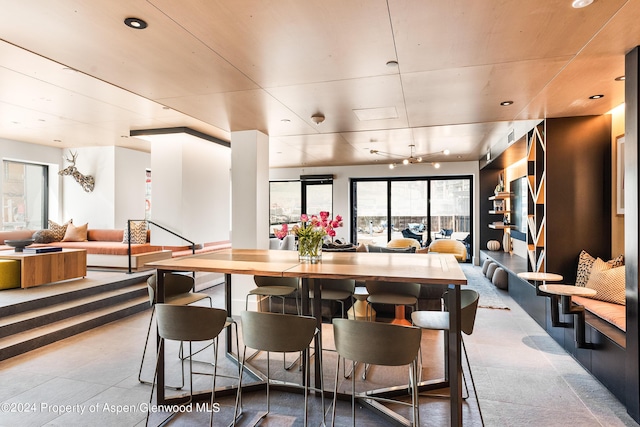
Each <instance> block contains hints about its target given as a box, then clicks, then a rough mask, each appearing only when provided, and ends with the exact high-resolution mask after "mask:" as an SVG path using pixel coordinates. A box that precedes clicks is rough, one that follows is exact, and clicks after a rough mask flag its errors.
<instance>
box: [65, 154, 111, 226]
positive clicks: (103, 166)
mask: <svg viewBox="0 0 640 427" xmlns="http://www.w3.org/2000/svg"><path fill="white" fill-rule="evenodd" d="M114 148H115V147H113V146H111V147H83V148H72V149H71V151H73V152H74V153H77V158H76V165H75V166H76V168H77V169H78V171H79V172H80V173H82V174H83V175H93V177H94V179H95V187H94V190H93V191H92V192H91V193H87V192H86V191H84V190H83V189H82V186H81V185H80V184H79V183H77V182H76V180H75V179H74V178H73V177H72V176H63V177H61V178H62V218H61V219H60V220H61V221H63V222H65V221H67V220H69V219H73V223H74V224H76V225H82V224H85V223H88V224H89V228H114V223H115V220H114V212H115V203H116V200H115V188H114V185H115V178H114V177H115V166H114V164H115V157H114V156H115V155H114ZM63 154H64V156H65V157H71V156H70V154H69V149H66V150H64V151H63ZM67 166H69V163H68V162H66V161H65V162H64V164H63V166H62V167H63V168H65V167H67Z"/></svg>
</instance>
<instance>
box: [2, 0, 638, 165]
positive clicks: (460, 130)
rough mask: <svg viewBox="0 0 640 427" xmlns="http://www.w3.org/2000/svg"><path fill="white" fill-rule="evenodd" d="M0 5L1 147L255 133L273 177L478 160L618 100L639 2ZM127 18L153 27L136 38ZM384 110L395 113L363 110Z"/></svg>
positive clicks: (137, 0) (251, 0) (64, 0)
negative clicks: (317, 118)
mask: <svg viewBox="0 0 640 427" xmlns="http://www.w3.org/2000/svg"><path fill="white" fill-rule="evenodd" d="M0 10H2V13H1V14H0V40H1V41H0V138H6V139H13V140H18V141H25V142H31V143H36V144H44V145H52V146H59V147H78V146H95V145H118V146H124V147H129V148H134V149H139V150H145V151H147V150H149V149H150V147H149V143H148V142H146V141H143V140H141V139H138V138H132V137H129V136H128V135H129V131H130V130H139V129H149V128H165V127H174V126H187V127H191V128H193V129H195V130H198V131H201V132H204V133H207V134H209V135H212V136H215V137H218V138H221V139H224V140H227V141H228V140H229V139H230V132H233V131H241V130H251V129H258V130H260V131H262V132H264V133H266V134H268V135H269V136H270V165H271V166H272V167H288V166H303V165H304V166H322V165H351V164H373V163H375V162H379V161H384V159H382V158H381V157H380V156H376V155H373V154H371V153H370V150H371V149H376V150H379V151H384V152H392V153H398V154H406V155H408V154H409V147H408V146H409V145H410V144H415V146H416V147H415V153H416V154H424V153H432V152H439V151H441V150H444V149H449V150H451V153H452V155H451V156H450V157H448V158H447V159H448V160H452V161H458V160H478V159H480V158H482V157H483V156H484V154H485V153H486V151H487V150H488V148H489V147H490V146H491V145H493V144H495V143H497V142H498V141H500V140H501V139H506V135H507V134H508V133H509V131H510V130H512V129H514V128H519V127H521V126H518V125H517V124H516V123H517V122H520V121H526V120H532V119H539V118H544V117H565V116H576V115H591V114H604V113H606V112H608V111H610V110H611V109H612V108H614V107H616V106H618V105H620V104H621V103H623V102H624V83H622V82H618V81H615V80H614V78H615V77H618V76H621V75H623V74H624V55H625V53H627V52H628V51H629V50H630V49H632V48H633V47H635V46H636V45H638V44H640V25H638V24H637V23H638V22H640V0H628V1H624V0H595V2H594V3H593V4H592V5H591V6H589V7H587V8H584V9H573V8H572V7H571V0H536V1H526V2H525V1H522V0H500V1H497V0H493V1H489V0H485V1H461V0H447V1H433V0H431V1H407V0H386V1H384V0H349V1H344V0H325V1H322V2H310V1H299V0H297V1H296V0H289V1H285V0H279V1H264V0H262V1H258V0H244V1H240V0H238V1H212V0H189V1H183V2H177V1H175V0H148V1H145V0H101V1H98V0H96V1H90V2H88V1H86V0H85V1H83V0H57V1H42V0H20V1H15V0H0ZM131 16H133V17H138V18H142V19H144V20H145V21H147V23H148V24H149V26H148V28H146V29H144V30H134V29H131V28H129V27H126V26H125V25H124V23H123V21H124V19H125V18H127V17H131ZM390 60H394V61H397V62H398V66H397V67H389V66H387V65H386V63H387V62H388V61H390ZM594 94H603V95H605V96H604V98H602V99H599V100H590V99H589V96H591V95H594ZM505 100H511V101H514V103H513V105H511V106H507V107H503V106H500V102H501V101H505ZM377 109H384V111H385V112H386V113H387V115H386V116H384V117H383V118H377V119H374V120H366V121H361V120H359V119H358V116H357V115H356V112H354V110H364V111H362V112H363V113H378V112H379V111H378V110H377ZM357 112H358V114H360V113H361V111H357ZM389 112H391V113H390V114H389ZM315 113H322V114H323V115H324V116H325V117H326V120H325V121H324V123H322V124H320V125H316V124H314V123H313V121H312V120H311V116H312V115H313V114H315ZM374 115H375V114H374ZM389 116H391V117H389ZM432 159H433V160H442V159H439V158H438V157H437V156H434V157H433V158H432Z"/></svg>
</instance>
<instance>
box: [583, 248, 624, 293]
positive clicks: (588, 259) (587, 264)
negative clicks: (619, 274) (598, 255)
mask: <svg viewBox="0 0 640 427" xmlns="http://www.w3.org/2000/svg"><path fill="white" fill-rule="evenodd" d="M595 261H596V259H595V258H594V257H592V256H591V255H589V254H588V253H587V252H585V251H581V252H580V257H579V258H578V272H577V275H576V283H575V285H576V286H586V284H587V282H588V281H589V275H590V274H591V270H592V268H593V263H594V262H595ZM607 265H608V266H609V268H615V267H620V266H623V265H624V255H622V254H621V255H618V256H617V257H615V258H614V259H610V260H609V261H607Z"/></svg>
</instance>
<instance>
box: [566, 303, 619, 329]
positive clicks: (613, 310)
mask: <svg viewBox="0 0 640 427" xmlns="http://www.w3.org/2000/svg"><path fill="white" fill-rule="evenodd" d="M571 300H572V301H573V302H574V303H576V304H579V305H581V306H583V307H584V308H585V310H587V311H589V312H590V313H593V314H594V315H596V316H598V317H600V318H601V319H603V320H606V321H607V322H609V323H611V324H612V325H614V326H616V327H617V328H618V329H620V330H621V331H625V332H626V330H627V315H626V307H625V306H624V305H619V304H613V303H610V302H606V301H598V300H595V299H591V298H585V297H577V296H574V297H571Z"/></svg>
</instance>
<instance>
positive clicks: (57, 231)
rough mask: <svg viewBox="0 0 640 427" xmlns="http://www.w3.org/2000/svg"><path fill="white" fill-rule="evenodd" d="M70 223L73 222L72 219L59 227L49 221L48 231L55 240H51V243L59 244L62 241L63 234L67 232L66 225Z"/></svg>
mask: <svg viewBox="0 0 640 427" xmlns="http://www.w3.org/2000/svg"><path fill="white" fill-rule="evenodd" d="M72 222H73V219H70V220H69V221H67V222H65V223H64V224H62V225H60V224H57V223H55V222H53V221H51V220H49V230H51V232H52V233H53V237H54V239H55V240H53V242H59V241H61V240H62V239H64V233H66V232H67V225H69V224H71V223H72Z"/></svg>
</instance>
